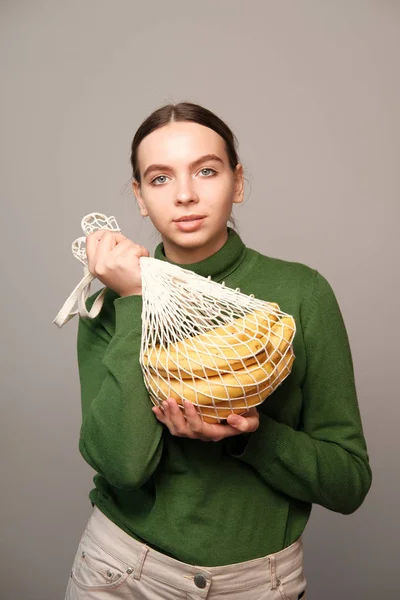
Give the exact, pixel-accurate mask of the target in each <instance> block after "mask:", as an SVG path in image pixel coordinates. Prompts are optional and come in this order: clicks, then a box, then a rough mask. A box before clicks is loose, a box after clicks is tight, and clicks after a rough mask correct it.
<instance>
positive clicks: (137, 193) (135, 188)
mask: <svg viewBox="0 0 400 600" xmlns="http://www.w3.org/2000/svg"><path fill="white" fill-rule="evenodd" d="M132 188H133V193H134V194H135V197H136V200H137V203H138V204H139V209H140V214H141V215H142V217H148V216H149V213H148V212H147V208H146V205H145V203H144V201H143V198H142V192H141V189H140V184H139V183H138V182H137V181H136V179H134V180H133V181H132Z"/></svg>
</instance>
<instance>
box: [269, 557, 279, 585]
mask: <svg viewBox="0 0 400 600" xmlns="http://www.w3.org/2000/svg"><path fill="white" fill-rule="evenodd" d="M268 560H269V576H270V578H271V588H270V589H271V590H275V589H276V584H277V581H276V567H275V556H270V557H269V558H268Z"/></svg>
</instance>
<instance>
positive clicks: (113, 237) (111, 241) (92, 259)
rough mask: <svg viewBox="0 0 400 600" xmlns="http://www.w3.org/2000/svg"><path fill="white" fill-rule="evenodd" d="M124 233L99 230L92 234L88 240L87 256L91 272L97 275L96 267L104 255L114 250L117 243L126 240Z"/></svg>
mask: <svg viewBox="0 0 400 600" xmlns="http://www.w3.org/2000/svg"><path fill="white" fill-rule="evenodd" d="M125 239H126V237H125V236H124V235H122V233H119V232H115V231H113V232H112V231H108V230H106V229H99V230H98V231H95V232H94V233H91V234H90V235H88V236H87V238H86V255H87V258H88V267H89V271H90V272H91V273H93V274H96V273H95V271H96V266H97V264H98V263H99V261H101V260H102V258H103V257H104V254H105V253H107V252H108V251H109V249H110V248H113V247H114V246H115V245H116V244H117V243H119V242H122V241H123V240H125Z"/></svg>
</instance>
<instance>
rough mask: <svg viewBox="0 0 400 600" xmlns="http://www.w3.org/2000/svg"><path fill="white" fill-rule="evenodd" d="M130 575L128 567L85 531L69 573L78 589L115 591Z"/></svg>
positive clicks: (130, 570)
mask: <svg viewBox="0 0 400 600" xmlns="http://www.w3.org/2000/svg"><path fill="white" fill-rule="evenodd" d="M131 573H132V568H131V567H130V566H129V565H127V564H125V563H124V562H123V561H122V560H120V559H119V558H117V557H115V556H114V555H113V554H111V553H110V552H108V551H107V549H106V548H104V547H103V546H102V545H100V544H99V543H98V542H97V541H96V540H95V538H94V537H93V536H92V535H91V534H90V532H89V531H88V530H85V532H84V534H83V536H82V538H81V541H80V544H79V547H78V551H77V554H76V557H75V560H74V564H73V567H72V572H71V577H72V579H73V581H74V582H75V584H76V585H77V586H78V587H79V588H81V589H83V590H87V591H95V590H112V589H116V588H118V587H119V586H121V585H122V584H124V583H125V582H126V580H127V579H128V577H129V575H130V574H131Z"/></svg>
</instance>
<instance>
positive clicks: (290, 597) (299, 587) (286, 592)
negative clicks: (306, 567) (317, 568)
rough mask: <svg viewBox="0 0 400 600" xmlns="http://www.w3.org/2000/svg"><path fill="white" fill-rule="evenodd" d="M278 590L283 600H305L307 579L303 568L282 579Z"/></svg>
mask: <svg viewBox="0 0 400 600" xmlns="http://www.w3.org/2000/svg"><path fill="white" fill-rule="evenodd" d="M278 589H279V593H280V595H281V598H282V600H299V599H300V598H301V599H302V600H305V589H306V578H305V576H304V571H303V568H301V569H298V570H297V571H296V572H294V573H291V574H290V575H289V576H287V577H282V578H280V580H279V582H278Z"/></svg>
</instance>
